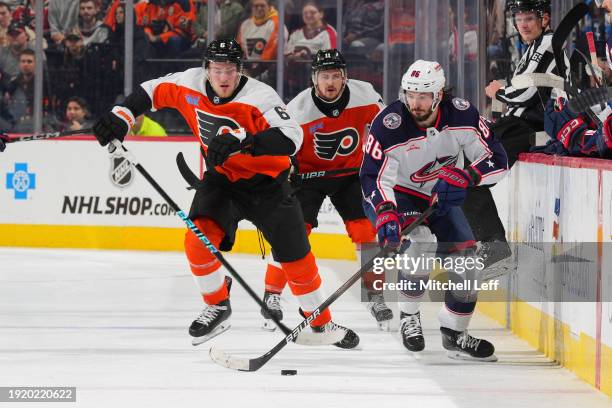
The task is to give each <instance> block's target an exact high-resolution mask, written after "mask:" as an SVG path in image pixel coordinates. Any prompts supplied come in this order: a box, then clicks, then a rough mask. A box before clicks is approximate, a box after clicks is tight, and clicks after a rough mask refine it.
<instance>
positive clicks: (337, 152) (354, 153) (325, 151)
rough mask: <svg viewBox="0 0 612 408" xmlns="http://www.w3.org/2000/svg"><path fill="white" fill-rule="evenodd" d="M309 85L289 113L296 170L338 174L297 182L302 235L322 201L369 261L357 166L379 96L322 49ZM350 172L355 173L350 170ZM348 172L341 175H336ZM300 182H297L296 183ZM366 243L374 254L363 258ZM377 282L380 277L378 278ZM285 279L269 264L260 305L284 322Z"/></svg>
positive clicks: (369, 233)
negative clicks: (298, 139) (296, 138)
mask: <svg viewBox="0 0 612 408" xmlns="http://www.w3.org/2000/svg"><path fill="white" fill-rule="evenodd" d="M312 84H313V86H312V87H310V88H308V89H306V90H304V91H302V92H301V93H300V94H299V95H297V96H296V97H295V98H294V99H293V100H292V101H291V102H289V104H288V105H287V109H288V112H289V114H290V115H291V116H292V117H295V119H296V120H297V122H298V123H299V124H300V126H301V127H302V130H303V132H304V142H303V143H302V147H301V149H300V150H299V152H298V153H297V154H296V159H297V163H298V166H297V167H298V169H299V172H300V173H302V174H310V173H313V172H320V171H336V173H335V174H332V175H330V176H323V177H317V178H312V179H306V180H304V181H303V182H301V183H300V185H299V188H298V189H297V192H296V196H297V199H298V201H299V202H300V204H301V206H302V212H303V213H304V222H305V223H306V231H308V233H310V231H311V230H312V228H316V227H317V225H318V223H317V215H318V213H319V209H320V208H321V205H322V204H323V200H325V198H326V197H329V198H330V199H331V202H332V204H333V205H334V207H335V208H336V209H337V210H338V212H339V213H340V216H341V217H342V220H343V221H344V224H345V227H346V231H347V233H348V235H349V237H350V238H351V240H352V241H353V243H354V244H355V245H356V248H357V259H358V260H359V259H360V258H361V257H362V256H364V257H365V258H368V259H369V258H370V257H371V256H373V255H374V253H376V252H377V251H378V246H377V245H376V239H375V238H376V231H375V230H374V228H373V227H372V224H371V223H370V221H369V220H368V219H367V218H366V216H365V214H364V211H363V207H362V201H363V198H362V193H361V186H360V184H359V175H358V172H359V166H361V161H362V160H363V145H364V141H365V139H366V138H367V135H368V133H367V132H368V128H369V125H370V124H371V123H372V121H373V120H374V117H375V116H376V115H377V114H378V112H379V111H380V110H381V109H383V108H384V104H383V102H382V98H381V97H380V95H379V94H378V93H377V92H376V91H375V90H374V88H373V87H372V85H370V84H369V83H367V82H363V81H357V80H354V79H350V80H349V79H348V78H347V75H346V61H345V59H344V57H343V56H342V54H341V53H340V51H338V50H336V49H329V50H320V51H319V52H317V54H316V55H315V56H314V59H313V63H312ZM350 169H353V170H352V171H350ZM342 170H347V171H346V172H342V173H340V172H339V171H342ZM298 182H299V181H298ZM367 244H373V245H372V246H371V247H374V248H375V250H374V251H373V252H374V253H372V254H369V255H371V256H368V254H367V253H365V252H364V253H363V254H362V249H363V250H364V251H365V250H366V249H367ZM378 278H379V277H378ZM373 280H374V276H373V274H372V273H370V274H366V275H365V280H364V281H365V286H366V292H367V293H366V294H367V297H368V301H369V303H368V309H369V310H370V312H371V313H372V316H373V317H374V318H375V319H376V321H377V323H378V324H379V326H380V327H381V329H388V323H389V321H390V320H391V319H392V318H393V312H392V311H391V309H389V308H388V307H387V305H386V304H385V302H384V299H383V296H382V293H381V292H380V291H374V289H373V288H372V281H373ZM285 284H286V279H285V274H284V273H283V271H282V269H281V267H280V265H279V264H278V263H277V262H270V263H269V264H268V269H267V271H266V288H265V293H264V302H265V303H266V306H267V307H268V310H269V311H270V313H274V315H275V317H277V318H279V319H282V318H283V315H282V309H281V307H280V294H281V292H282V290H283V288H284V287H285ZM262 315H263V317H264V319H266V320H265V321H264V325H263V328H264V329H265V330H274V329H275V328H276V327H275V326H274V325H273V322H272V320H270V319H269V317H270V316H268V315H267V314H266V313H265V311H264V310H263V309H262Z"/></svg>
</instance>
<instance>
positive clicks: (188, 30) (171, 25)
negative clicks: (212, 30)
mask: <svg viewBox="0 0 612 408" xmlns="http://www.w3.org/2000/svg"><path fill="white" fill-rule="evenodd" d="M179 3H186V4H188V5H189V7H188V10H186V9H184V8H183V7H185V8H187V6H183V7H181V5H180V4H179ZM134 12H135V14H136V25H138V26H139V27H142V28H143V29H144V31H145V32H147V33H151V34H155V35H159V38H160V40H161V41H162V42H164V43H167V42H168V40H169V39H170V38H171V37H174V36H177V35H180V36H182V37H185V38H187V39H189V40H191V39H192V37H193V29H192V25H193V22H194V21H195V18H196V8H195V5H194V4H193V0H188V2H186V1H185V2H178V1H175V2H172V3H170V4H169V5H166V6H157V5H154V4H150V3H138V4H136V5H135V6H134ZM155 25H159V27H160V28H159V29H160V30H161V32H154V28H153V27H154V26H155Z"/></svg>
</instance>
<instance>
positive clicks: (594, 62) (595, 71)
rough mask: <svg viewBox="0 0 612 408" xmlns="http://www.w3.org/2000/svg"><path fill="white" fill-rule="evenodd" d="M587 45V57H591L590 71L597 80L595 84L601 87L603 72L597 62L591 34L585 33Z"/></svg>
mask: <svg viewBox="0 0 612 408" xmlns="http://www.w3.org/2000/svg"><path fill="white" fill-rule="evenodd" d="M586 38H587V43H588V44H589V55H590V57H591V64H592V65H591V69H592V70H593V75H594V76H595V79H596V80H597V84H598V85H599V86H602V85H603V83H604V82H603V71H602V69H601V67H600V66H599V63H598V62H597V50H596V49H595V38H594V37H593V32H592V31H588V32H587V33H586Z"/></svg>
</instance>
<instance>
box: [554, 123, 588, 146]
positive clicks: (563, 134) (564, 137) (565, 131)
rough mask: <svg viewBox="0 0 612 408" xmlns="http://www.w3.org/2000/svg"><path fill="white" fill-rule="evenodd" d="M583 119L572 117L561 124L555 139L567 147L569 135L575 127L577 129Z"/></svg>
mask: <svg viewBox="0 0 612 408" xmlns="http://www.w3.org/2000/svg"><path fill="white" fill-rule="evenodd" d="M583 123H584V121H583V120H582V119H581V118H576V119H572V120H570V121H569V122H567V123H566V124H565V126H563V128H562V129H561V131H560V132H559V136H558V137H557V139H558V140H559V141H560V142H561V143H562V144H563V146H565V148H567V147H568V146H569V142H570V140H569V137H570V136H571V134H572V133H574V131H575V130H576V129H578V128H579V127H580V126H581V125H582V124H583Z"/></svg>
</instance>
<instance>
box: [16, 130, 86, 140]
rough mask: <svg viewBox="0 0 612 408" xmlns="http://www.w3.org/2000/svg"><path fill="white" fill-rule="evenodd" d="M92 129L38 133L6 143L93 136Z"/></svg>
mask: <svg viewBox="0 0 612 408" xmlns="http://www.w3.org/2000/svg"><path fill="white" fill-rule="evenodd" d="M91 134H92V130H91V129H80V130H67V131H65V132H48V133H36V134H33V135H29V136H21V137H11V138H9V139H8V140H6V143H17V142H31V141H35V140H47V139H58V138H61V137H66V136H76V135H91Z"/></svg>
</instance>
